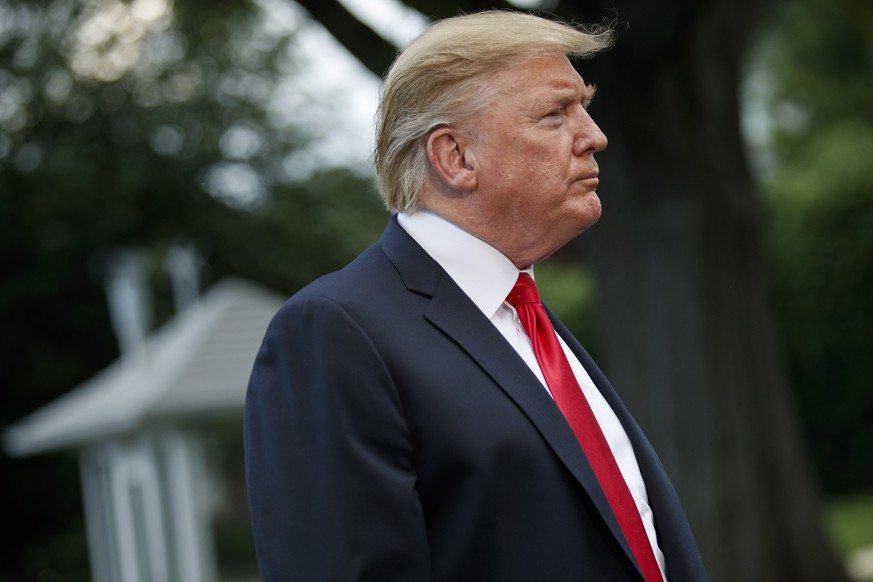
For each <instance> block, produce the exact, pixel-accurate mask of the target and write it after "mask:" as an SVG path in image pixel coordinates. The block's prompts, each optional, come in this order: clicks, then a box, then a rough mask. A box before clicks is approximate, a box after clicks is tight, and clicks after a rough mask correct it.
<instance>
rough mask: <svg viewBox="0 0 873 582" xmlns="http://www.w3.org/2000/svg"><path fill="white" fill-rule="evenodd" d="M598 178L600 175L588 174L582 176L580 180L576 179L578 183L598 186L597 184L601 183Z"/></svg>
mask: <svg viewBox="0 0 873 582" xmlns="http://www.w3.org/2000/svg"><path fill="white" fill-rule="evenodd" d="M598 176H599V174H598V173H594V174H587V175H585V176H580V177H579V178H577V179H576V181H577V182H583V183H585V184H589V185H592V186H596V185H597V184H599V183H600V178H599V177H598Z"/></svg>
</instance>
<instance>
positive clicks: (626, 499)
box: [506, 273, 664, 582]
mask: <svg viewBox="0 0 873 582" xmlns="http://www.w3.org/2000/svg"><path fill="white" fill-rule="evenodd" d="M506 301H507V303H509V304H510V305H512V306H513V307H515V310H516V312H518V318H519V319H520V320H521V324H522V325H523V326H524V329H525V331H526V332H527V335H528V336H529V337H530V340H531V343H532V344H533V350H534V354H535V355H536V358H537V362H538V363H539V365H540V369H541V370H542V372H543V376H544V377H545V379H546V384H547V385H548V387H549V391H550V392H551V393H552V397H553V398H554V399H555V403H556V404H557V405H558V408H560V409H561V412H562V413H563V414H564V417H565V418H566V419H567V422H568V423H569V424H570V428H572V429H573V433H574V434H575V435H576V439H577V440H578V441H579V444H580V445H581V446H582V451H583V452H584V453H585V456H586V457H588V462H589V463H590V464H591V468H592V469H593V470H594V474H595V475H596V476H597V481H598V482H599V483H600V487H601V488H602V489H603V493H604V494H605V495H606V500H607V501H608V502H609V506H610V508H612V512H613V514H615V518H616V520H617V521H618V524H619V526H620V527H621V531H622V533H624V537H625V539H627V542H628V545H630V549H631V552H632V553H633V555H634V558H635V559H636V561H637V564H638V565H639V567H640V571H641V572H642V573H643V577H644V578H645V579H646V582H663V580H664V578H663V577H662V576H661V570H660V568H658V562H657V561H656V560H655V554H654V552H653V551H652V545H651V544H650V543H649V538H648V536H647V535H646V530H645V528H644V527H643V521H642V518H641V517H640V513H639V510H638V509H637V506H636V503H635V502H634V499H633V496H632V495H631V492H630V489H628V486H627V483H626V482H625V480H624V477H623V476H622V474H621V471H620V470H619V468H618V464H617V463H616V462H615V457H614V456H613V455H612V451H611V450H610V449H609V445H608V444H607V442H606V437H604V436H603V431H602V430H600V425H599V424H598V422H597V419H596V418H595V417H594V413H593V412H592V411H591V407H590V406H589V404H588V400H587V399H586V398H585V395H584V394H583V393H582V390H581V388H580V387H579V383H578V382H577V381H576V376H575V375H574V374H573V370H572V369H571V368H570V362H569V361H567V356H566V354H564V350H563V349H562V348H561V344H560V342H559V341H558V337H557V336H556V335H555V329H554V328H553V327H552V323H551V322H550V321H549V317H548V315H546V310H545V307H543V304H542V303H541V302H540V296H539V293H537V287H536V284H535V283H534V282H533V279H531V277H530V275H528V274H527V273H521V274H520V275H519V276H518V281H517V282H516V283H515V287H513V289H512V291H511V292H510V293H509V297H507V298H506Z"/></svg>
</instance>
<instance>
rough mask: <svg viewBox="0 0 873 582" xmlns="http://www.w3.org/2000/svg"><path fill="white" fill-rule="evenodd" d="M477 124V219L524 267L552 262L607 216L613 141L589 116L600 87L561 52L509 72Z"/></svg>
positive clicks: (500, 75)
mask: <svg viewBox="0 0 873 582" xmlns="http://www.w3.org/2000/svg"><path fill="white" fill-rule="evenodd" d="M493 87H494V88H495V89H496V92H495V97H494V98H493V101H492V103H491V105H490V106H488V107H487V108H486V110H485V112H484V113H483V114H482V115H481V116H480V117H479V118H478V119H477V120H475V121H474V122H473V125H474V127H473V135H474V138H473V144H472V152H473V155H474V159H475V161H474V165H475V166H476V170H477V178H478V183H477V188H476V190H475V191H474V192H473V193H472V194H473V196H474V197H477V199H476V207H477V212H476V214H477V218H478V219H479V220H482V221H483V223H482V226H483V227H484V230H483V232H491V233H493V234H494V236H490V237H489V238H491V239H492V240H490V241H489V242H492V244H493V243H497V242H499V246H498V245H495V246H498V248H500V247H501V246H502V247H503V248H501V250H502V251H503V252H504V253H505V254H507V256H508V257H509V258H510V259H512V260H513V262H515V263H516V264H517V265H519V266H525V265H520V263H528V264H529V263H533V262H537V261H540V260H543V259H545V258H546V257H548V256H549V255H551V254H552V253H554V252H555V251H556V250H558V249H559V248H561V247H562V246H563V245H564V244H566V243H567V242H568V241H569V240H570V239H572V238H573V237H575V236H577V235H578V234H579V233H581V232H582V231H584V230H585V229H587V228H588V227H590V226H591V225H593V224H594V223H595V222H597V219H598V218H600V210H601V208H600V199H599V198H598V196H597V192H596V188H597V184H598V178H597V176H598V169H597V163H596V162H595V161H594V154H595V152H599V151H601V150H602V149H603V148H605V147H606V136H605V135H604V134H603V132H601V131H600V128H599V127H597V125H596V124H595V123H594V121H593V120H592V119H591V117H590V116H589V115H588V111H587V107H588V103H589V102H590V101H591V98H592V97H593V94H594V91H593V88H591V87H589V86H586V85H585V83H584V81H583V80H582V78H581V77H580V76H579V74H578V73H577V72H576V70H575V69H574V68H573V66H572V65H571V64H570V61H569V60H568V59H567V57H566V56H564V55H563V54H561V53H558V52H555V53H548V54H546V55H544V56H541V57H538V58H536V59H534V60H532V61H527V62H525V63H522V64H517V65H513V66H509V67H507V68H506V69H504V70H503V71H501V72H498V73H497V74H496V76H495V78H494V80H493Z"/></svg>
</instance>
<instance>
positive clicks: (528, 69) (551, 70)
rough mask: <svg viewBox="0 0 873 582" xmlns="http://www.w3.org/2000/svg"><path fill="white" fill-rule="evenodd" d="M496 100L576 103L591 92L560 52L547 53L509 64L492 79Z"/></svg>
mask: <svg viewBox="0 0 873 582" xmlns="http://www.w3.org/2000/svg"><path fill="white" fill-rule="evenodd" d="M491 85H492V88H493V89H494V90H495V93H496V97H497V99H498V100H510V101H514V102H516V103H518V104H524V103H535V102H538V101H543V100H547V101H548V100H553V99H562V98H565V97H566V98H571V99H575V98H577V97H581V96H583V95H585V94H587V93H588V92H589V91H590V90H589V88H588V87H587V86H586V85H585V82H584V81H583V80H582V77H581V76H580V75H579V73H578V72H577V71H576V69H575V68H574V67H573V65H572V64H571V63H570V60H569V59H568V58H567V57H566V55H564V54H563V53H560V52H550V53H545V54H542V55H537V56H535V57H532V58H529V59H525V60H522V61H518V62H515V63H510V64H508V65H506V66H505V67H503V68H502V69H501V70H500V71H497V72H496V73H495V75H494V77H493V78H492V79H491Z"/></svg>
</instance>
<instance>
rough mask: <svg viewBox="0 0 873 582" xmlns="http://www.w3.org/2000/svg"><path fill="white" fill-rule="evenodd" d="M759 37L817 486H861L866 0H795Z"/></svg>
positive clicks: (870, 475)
mask: <svg viewBox="0 0 873 582" xmlns="http://www.w3.org/2000/svg"><path fill="white" fill-rule="evenodd" d="M772 30H773V31H774V32H773V33H772V34H771V35H770V36H769V37H768V38H767V39H766V40H765V44H764V55H765V56H764V62H765V67H766V69H767V71H768V72H770V74H771V78H770V83H771V91H770V95H769V97H768V100H767V103H766V105H767V108H768V112H769V114H770V116H771V118H772V119H773V120H774V121H775V124H774V127H773V131H772V135H771V138H772V142H771V146H772V148H773V153H774V158H775V166H774V168H772V175H771V176H770V178H769V180H768V182H767V184H766V190H767V194H768V196H767V203H768V210H769V216H770V222H771V227H772V228H771V233H770V234H771V237H770V240H771V245H770V247H771V250H772V260H773V268H774V271H775V275H776V284H777V289H776V291H777V300H778V303H779V308H780V311H781V315H782V321H783V330H784V335H785V340H786V343H787V346H788V351H789V363H790V365H791V370H792V373H793V378H794V381H795V385H796V387H797V390H798V395H799V398H800V406H801V411H802V415H803V421H804V427H805V429H806V433H807V440H808V442H809V443H810V445H811V447H812V455H813V460H814V462H815V464H816V465H817V468H818V473H819V475H820V478H821V480H822V482H823V484H824V486H825V488H826V489H828V490H830V491H843V490H849V489H855V488H863V487H869V486H870V485H871V484H873V463H871V462H870V451H873V424H871V423H870V419H871V418H873V390H871V387H873V384H871V378H873V360H871V358H870V354H871V353H873V334H871V332H870V330H871V329H873V302H871V301H870V297H873V164H871V160H873V90H871V88H873V37H871V35H870V34H869V31H870V30H873V4H871V3H869V2H864V1H856V0H839V1H837V2H832V1H828V2H824V1H822V0H798V1H795V2H792V3H790V4H786V5H784V7H783V11H782V12H781V13H780V14H779V17H778V19H777V22H776V24H775V25H774V26H773V28H772Z"/></svg>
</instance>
